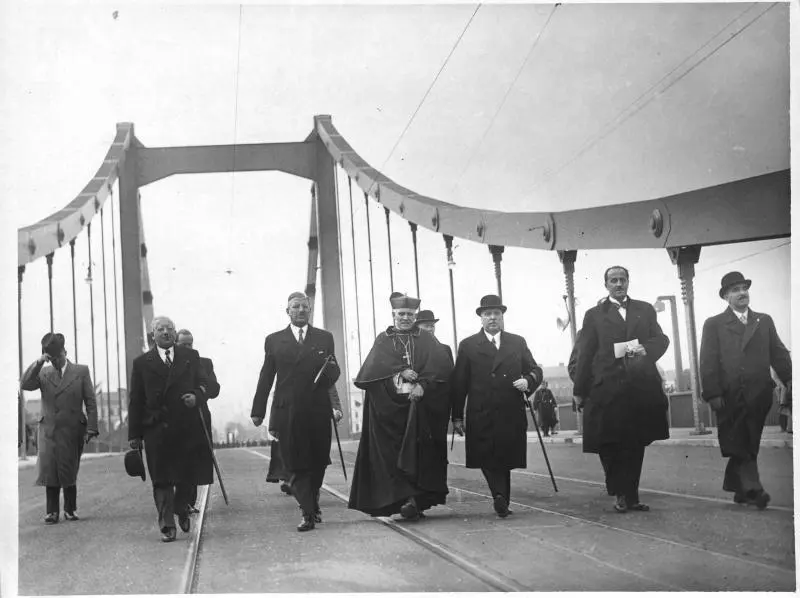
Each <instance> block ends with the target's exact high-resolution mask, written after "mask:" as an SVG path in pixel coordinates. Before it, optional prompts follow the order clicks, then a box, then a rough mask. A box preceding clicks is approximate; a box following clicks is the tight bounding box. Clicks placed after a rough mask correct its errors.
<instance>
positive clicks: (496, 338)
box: [483, 330, 502, 349]
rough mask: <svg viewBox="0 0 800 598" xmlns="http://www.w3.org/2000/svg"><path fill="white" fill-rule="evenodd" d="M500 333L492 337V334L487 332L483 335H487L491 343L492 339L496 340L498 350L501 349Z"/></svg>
mask: <svg viewBox="0 0 800 598" xmlns="http://www.w3.org/2000/svg"><path fill="white" fill-rule="evenodd" d="M500 332H502V330H501V331H500ZM500 332H498V333H497V334H495V335H494V336H492V335H491V334H489V333H488V332H486V331H485V330H484V331H483V333H484V334H485V335H486V338H487V339H488V341H489V342H490V343H491V342H492V339H495V343H497V348H498V349H499V348H500Z"/></svg>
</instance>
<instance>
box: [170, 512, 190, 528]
mask: <svg viewBox="0 0 800 598" xmlns="http://www.w3.org/2000/svg"><path fill="white" fill-rule="evenodd" d="M178 525H180V526H181V530H183V531H184V532H188V531H189V530H190V529H192V520H191V519H189V513H188V512H186V513H181V514H180V515H178ZM173 529H174V528H173Z"/></svg>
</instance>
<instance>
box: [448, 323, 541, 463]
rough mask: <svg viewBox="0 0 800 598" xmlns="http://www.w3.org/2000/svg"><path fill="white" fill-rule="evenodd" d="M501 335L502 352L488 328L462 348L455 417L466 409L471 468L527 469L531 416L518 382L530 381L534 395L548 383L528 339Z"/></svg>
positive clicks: (456, 374)
mask: <svg viewBox="0 0 800 598" xmlns="http://www.w3.org/2000/svg"><path fill="white" fill-rule="evenodd" d="M500 334H501V337H500V349H499V350H498V349H495V348H494V346H493V345H492V343H491V342H489V340H488V339H487V338H486V334H485V333H484V331H483V330H482V329H481V331H480V332H478V334H475V335H473V336H470V337H468V338H465V339H464V340H463V341H461V342H460V343H459V345H458V354H457V356H456V365H455V370H454V371H453V378H452V389H453V419H462V418H463V417H464V413H465V411H466V422H465V423H466V431H465V432H466V442H465V444H466V453H467V462H466V465H467V467H470V468H479V467H480V468H487V469H514V468H517V467H525V466H526V465H527V461H526V455H527V441H528V438H527V434H526V432H527V430H528V417H527V415H526V414H525V402H524V401H523V400H522V396H521V394H520V392H519V391H518V390H517V389H516V388H514V386H513V382H514V380H518V379H519V378H520V377H524V378H525V379H526V380H527V381H528V393H527V395H528V396H530V395H531V393H533V391H534V390H536V387H537V386H539V384H541V382H542V368H540V367H539V366H538V365H537V364H536V361H535V360H534V359H533V355H531V352H530V350H529V349H528V345H527V343H526V342H525V339H524V338H522V337H521V336H518V335H516V334H511V333H510V332H505V331H503V332H501V333H500ZM465 403H466V406H465Z"/></svg>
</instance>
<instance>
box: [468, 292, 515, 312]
mask: <svg viewBox="0 0 800 598" xmlns="http://www.w3.org/2000/svg"><path fill="white" fill-rule="evenodd" d="M484 309H499V310H500V311H501V312H503V313H506V310H507V309H508V308H507V307H506V306H505V305H503V300H502V299H500V297H498V296H497V295H484V296H483V297H481V306H480V307H479V308H477V309H476V310H475V313H476V314H478V315H481V314H482V313H483V310H484Z"/></svg>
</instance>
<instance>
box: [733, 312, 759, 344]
mask: <svg viewBox="0 0 800 598" xmlns="http://www.w3.org/2000/svg"><path fill="white" fill-rule="evenodd" d="M737 319H738V318H737ZM760 321H761V314H757V313H755V312H754V311H753V310H752V309H751V310H749V313H748V316H747V326H745V328H744V338H742V351H744V348H745V347H746V346H747V343H749V342H750V339H752V338H753V335H754V334H755V333H756V329H757V328H758V323H759V322H760ZM739 323H741V320H740V321H739Z"/></svg>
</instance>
